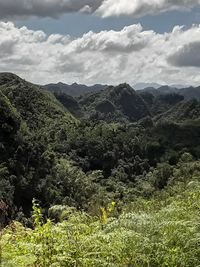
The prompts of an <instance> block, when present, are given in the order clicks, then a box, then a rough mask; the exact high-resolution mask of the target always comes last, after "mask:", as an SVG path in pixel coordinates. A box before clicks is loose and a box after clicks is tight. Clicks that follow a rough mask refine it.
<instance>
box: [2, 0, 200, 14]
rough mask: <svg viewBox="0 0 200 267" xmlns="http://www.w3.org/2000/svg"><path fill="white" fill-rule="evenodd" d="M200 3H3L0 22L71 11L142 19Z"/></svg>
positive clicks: (177, 0)
mask: <svg viewBox="0 0 200 267" xmlns="http://www.w3.org/2000/svg"><path fill="white" fill-rule="evenodd" d="M197 5H200V0H0V19H6V18H7V19H8V18H10V19H12V18H14V17H21V16H22V17H28V16H38V17H57V16H59V15H62V14H64V13H69V12H85V13H95V14H98V15H100V16H102V17H109V16H121V15H128V16H133V17H141V16H144V15H147V14H156V13H160V12H165V11H168V10H186V9H190V8H192V7H194V6H197Z"/></svg>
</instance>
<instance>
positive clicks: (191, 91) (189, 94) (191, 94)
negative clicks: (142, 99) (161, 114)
mask: <svg viewBox="0 0 200 267" xmlns="http://www.w3.org/2000/svg"><path fill="white" fill-rule="evenodd" d="M139 93H140V94H141V93H142V94H143V93H151V94H153V95H154V96H158V95H164V94H174V93H175V94H179V95H181V96H183V97H184V99H185V100H190V99H197V100H198V101H200V86H198V87H193V86H190V87H186V88H181V89H178V88H174V87H171V86H168V85H165V86H161V87H159V88H157V89H156V88H154V87H147V88H145V89H143V90H139Z"/></svg>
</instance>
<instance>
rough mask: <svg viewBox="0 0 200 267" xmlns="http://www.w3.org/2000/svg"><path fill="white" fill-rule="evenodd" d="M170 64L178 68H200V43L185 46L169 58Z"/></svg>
mask: <svg viewBox="0 0 200 267" xmlns="http://www.w3.org/2000/svg"><path fill="white" fill-rule="evenodd" d="M168 62H169V63H171V64H172V65H174V66H178V67H200V41H196V42H191V43H189V44H186V45H183V46H182V47H180V48H179V49H178V50H177V51H176V52H175V53H174V54H172V55H170V56H169V57H168Z"/></svg>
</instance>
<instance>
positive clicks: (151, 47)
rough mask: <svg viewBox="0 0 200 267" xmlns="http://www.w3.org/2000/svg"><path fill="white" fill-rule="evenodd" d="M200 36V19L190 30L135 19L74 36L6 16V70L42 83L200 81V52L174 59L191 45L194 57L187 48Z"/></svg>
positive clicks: (0, 42) (1, 28) (1, 51)
mask: <svg viewBox="0 0 200 267" xmlns="http://www.w3.org/2000/svg"><path fill="white" fill-rule="evenodd" d="M199 40H200V25H194V26H193V27H191V28H190V29H186V30H185V29H184V28H183V27H180V26H176V27H175V28H174V29H173V31H172V32H170V33H164V34H158V33H156V32H154V31H144V30H143V29H142V27H141V25H131V26H128V27H125V28H124V29H122V30H121V31H113V30H112V31H101V32H99V33H94V32H89V33H86V34H84V35H83V36H82V37H80V38H77V39H73V38H71V37H70V36H64V35H60V34H53V35H50V36H47V35H46V34H45V33H44V32H42V31H32V30H29V29H27V28H26V27H22V28H17V27H16V26H15V25H14V24H13V23H4V22H0V71H11V72H15V73H17V74H18V75H20V76H22V77H23V78H26V79H27V80H30V81H33V82H35V83H42V84H44V83H50V82H58V81H63V82H67V83H72V82H75V81H76V82H80V83H86V84H93V83H107V84H118V83H121V82H125V81H126V82H128V83H130V84H135V83H137V82H158V83H170V84H174V83H185V82H187V83H188V84H200V72H199V66H198V64H196V63H195V62H194V64H192V63H191V62H192V60H193V59H194V56H193V55H194V53H192V52H191V53H192V56H191V60H190V61H189V62H190V64H182V65H183V66H182V67H179V65H180V64H175V63H173V62H172V61H170V60H169V58H172V55H176V54H177V53H179V52H177V51H186V52H187V57H186V58H187V62H188V58H189V59H190V56H189V53H188V51H189V49H183V48H184V47H190V50H191V51H194V50H195V51H196V45H194V46H193V45H192V46H191V44H197V43H198V42H199ZM198 47H199V46H198ZM196 52H197V51H196ZM196 52H195V53H196ZM175 58H176V57H175ZM188 66H190V67H188ZM191 66H192V67H191Z"/></svg>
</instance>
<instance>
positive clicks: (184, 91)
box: [44, 82, 200, 101]
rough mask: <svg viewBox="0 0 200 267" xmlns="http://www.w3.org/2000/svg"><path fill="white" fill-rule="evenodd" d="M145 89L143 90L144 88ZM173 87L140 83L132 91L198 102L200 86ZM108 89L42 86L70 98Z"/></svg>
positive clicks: (96, 86) (79, 85) (83, 86)
mask: <svg viewBox="0 0 200 267" xmlns="http://www.w3.org/2000/svg"><path fill="white" fill-rule="evenodd" d="M145 85H146V87H145V88H144V89H141V88H143V87H144V86H145ZM175 86H176V85H174V86H168V85H163V86H160V85H159V84H156V83H149V84H147V83H140V84H136V85H135V86H134V87H133V89H135V90H136V91H137V93H139V94H141V93H142V94H143V93H144V92H148V93H151V94H153V95H154V96H158V95H163V94H173V93H176V94H179V95H181V96H183V97H184V99H185V100H190V99H193V98H195V99H197V100H198V101H200V86H198V87H193V86H190V87H182V88H181V85H177V87H175ZM107 87H108V85H101V84H95V85H92V86H87V85H84V84H77V83H73V84H71V85H68V84H65V83H61V82H59V83H57V84H53V83H52V84H47V85H45V86H44V88H46V89H47V90H48V91H50V92H52V93H64V94H67V95H69V96H72V97H80V96H82V95H86V94H91V93H92V94H93V93H96V92H100V91H102V90H105V89H106V88H107Z"/></svg>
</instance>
